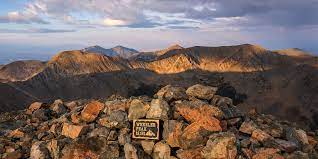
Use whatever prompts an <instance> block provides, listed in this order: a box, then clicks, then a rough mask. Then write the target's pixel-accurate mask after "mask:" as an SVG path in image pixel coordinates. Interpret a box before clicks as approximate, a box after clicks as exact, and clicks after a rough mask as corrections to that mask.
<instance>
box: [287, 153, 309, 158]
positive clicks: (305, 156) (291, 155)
mask: <svg viewBox="0 0 318 159" xmlns="http://www.w3.org/2000/svg"><path fill="white" fill-rule="evenodd" d="M286 159H309V155H308V153H304V152H301V151H295V152H293V153H291V154H289V155H288V156H287V157H286Z"/></svg>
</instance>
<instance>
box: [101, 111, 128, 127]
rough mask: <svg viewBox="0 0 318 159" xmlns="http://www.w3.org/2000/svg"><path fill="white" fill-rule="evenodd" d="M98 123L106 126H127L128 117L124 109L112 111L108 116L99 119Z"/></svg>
mask: <svg viewBox="0 0 318 159" xmlns="http://www.w3.org/2000/svg"><path fill="white" fill-rule="evenodd" d="M99 124H100V125H102V126H105V127H108V128H119V129H120V128H125V127H128V125H129V123H128V117H127V113H126V112H125V111H121V110H119V111H114V112H112V113H111V114H110V115H109V116H106V117H103V118H101V119H99Z"/></svg>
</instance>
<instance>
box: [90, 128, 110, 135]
mask: <svg viewBox="0 0 318 159" xmlns="http://www.w3.org/2000/svg"><path fill="white" fill-rule="evenodd" d="M109 133H110V129H108V128H106V127H99V128H96V129H93V131H91V132H90V133H88V137H105V138H107V137H108V136H109Z"/></svg>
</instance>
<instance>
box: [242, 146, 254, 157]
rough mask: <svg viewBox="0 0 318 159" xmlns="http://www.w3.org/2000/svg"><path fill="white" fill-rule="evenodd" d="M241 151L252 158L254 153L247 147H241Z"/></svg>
mask: <svg viewBox="0 0 318 159" xmlns="http://www.w3.org/2000/svg"><path fill="white" fill-rule="evenodd" d="M242 152H243V154H244V156H245V157H246V158H247V159H252V157H253V155H254V153H253V151H252V150H250V149H247V148H242Z"/></svg>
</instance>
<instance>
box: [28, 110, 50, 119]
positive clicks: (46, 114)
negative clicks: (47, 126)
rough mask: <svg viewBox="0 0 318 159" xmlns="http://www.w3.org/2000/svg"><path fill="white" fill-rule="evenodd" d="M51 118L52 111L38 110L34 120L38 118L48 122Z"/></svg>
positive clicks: (35, 112)
mask: <svg viewBox="0 0 318 159" xmlns="http://www.w3.org/2000/svg"><path fill="white" fill-rule="evenodd" d="M49 117H50V111H49V110H47V109H42V108H41V109H38V110H36V111H34V112H33V114H32V118H36V119H38V120H40V121H47V120H49Z"/></svg>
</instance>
